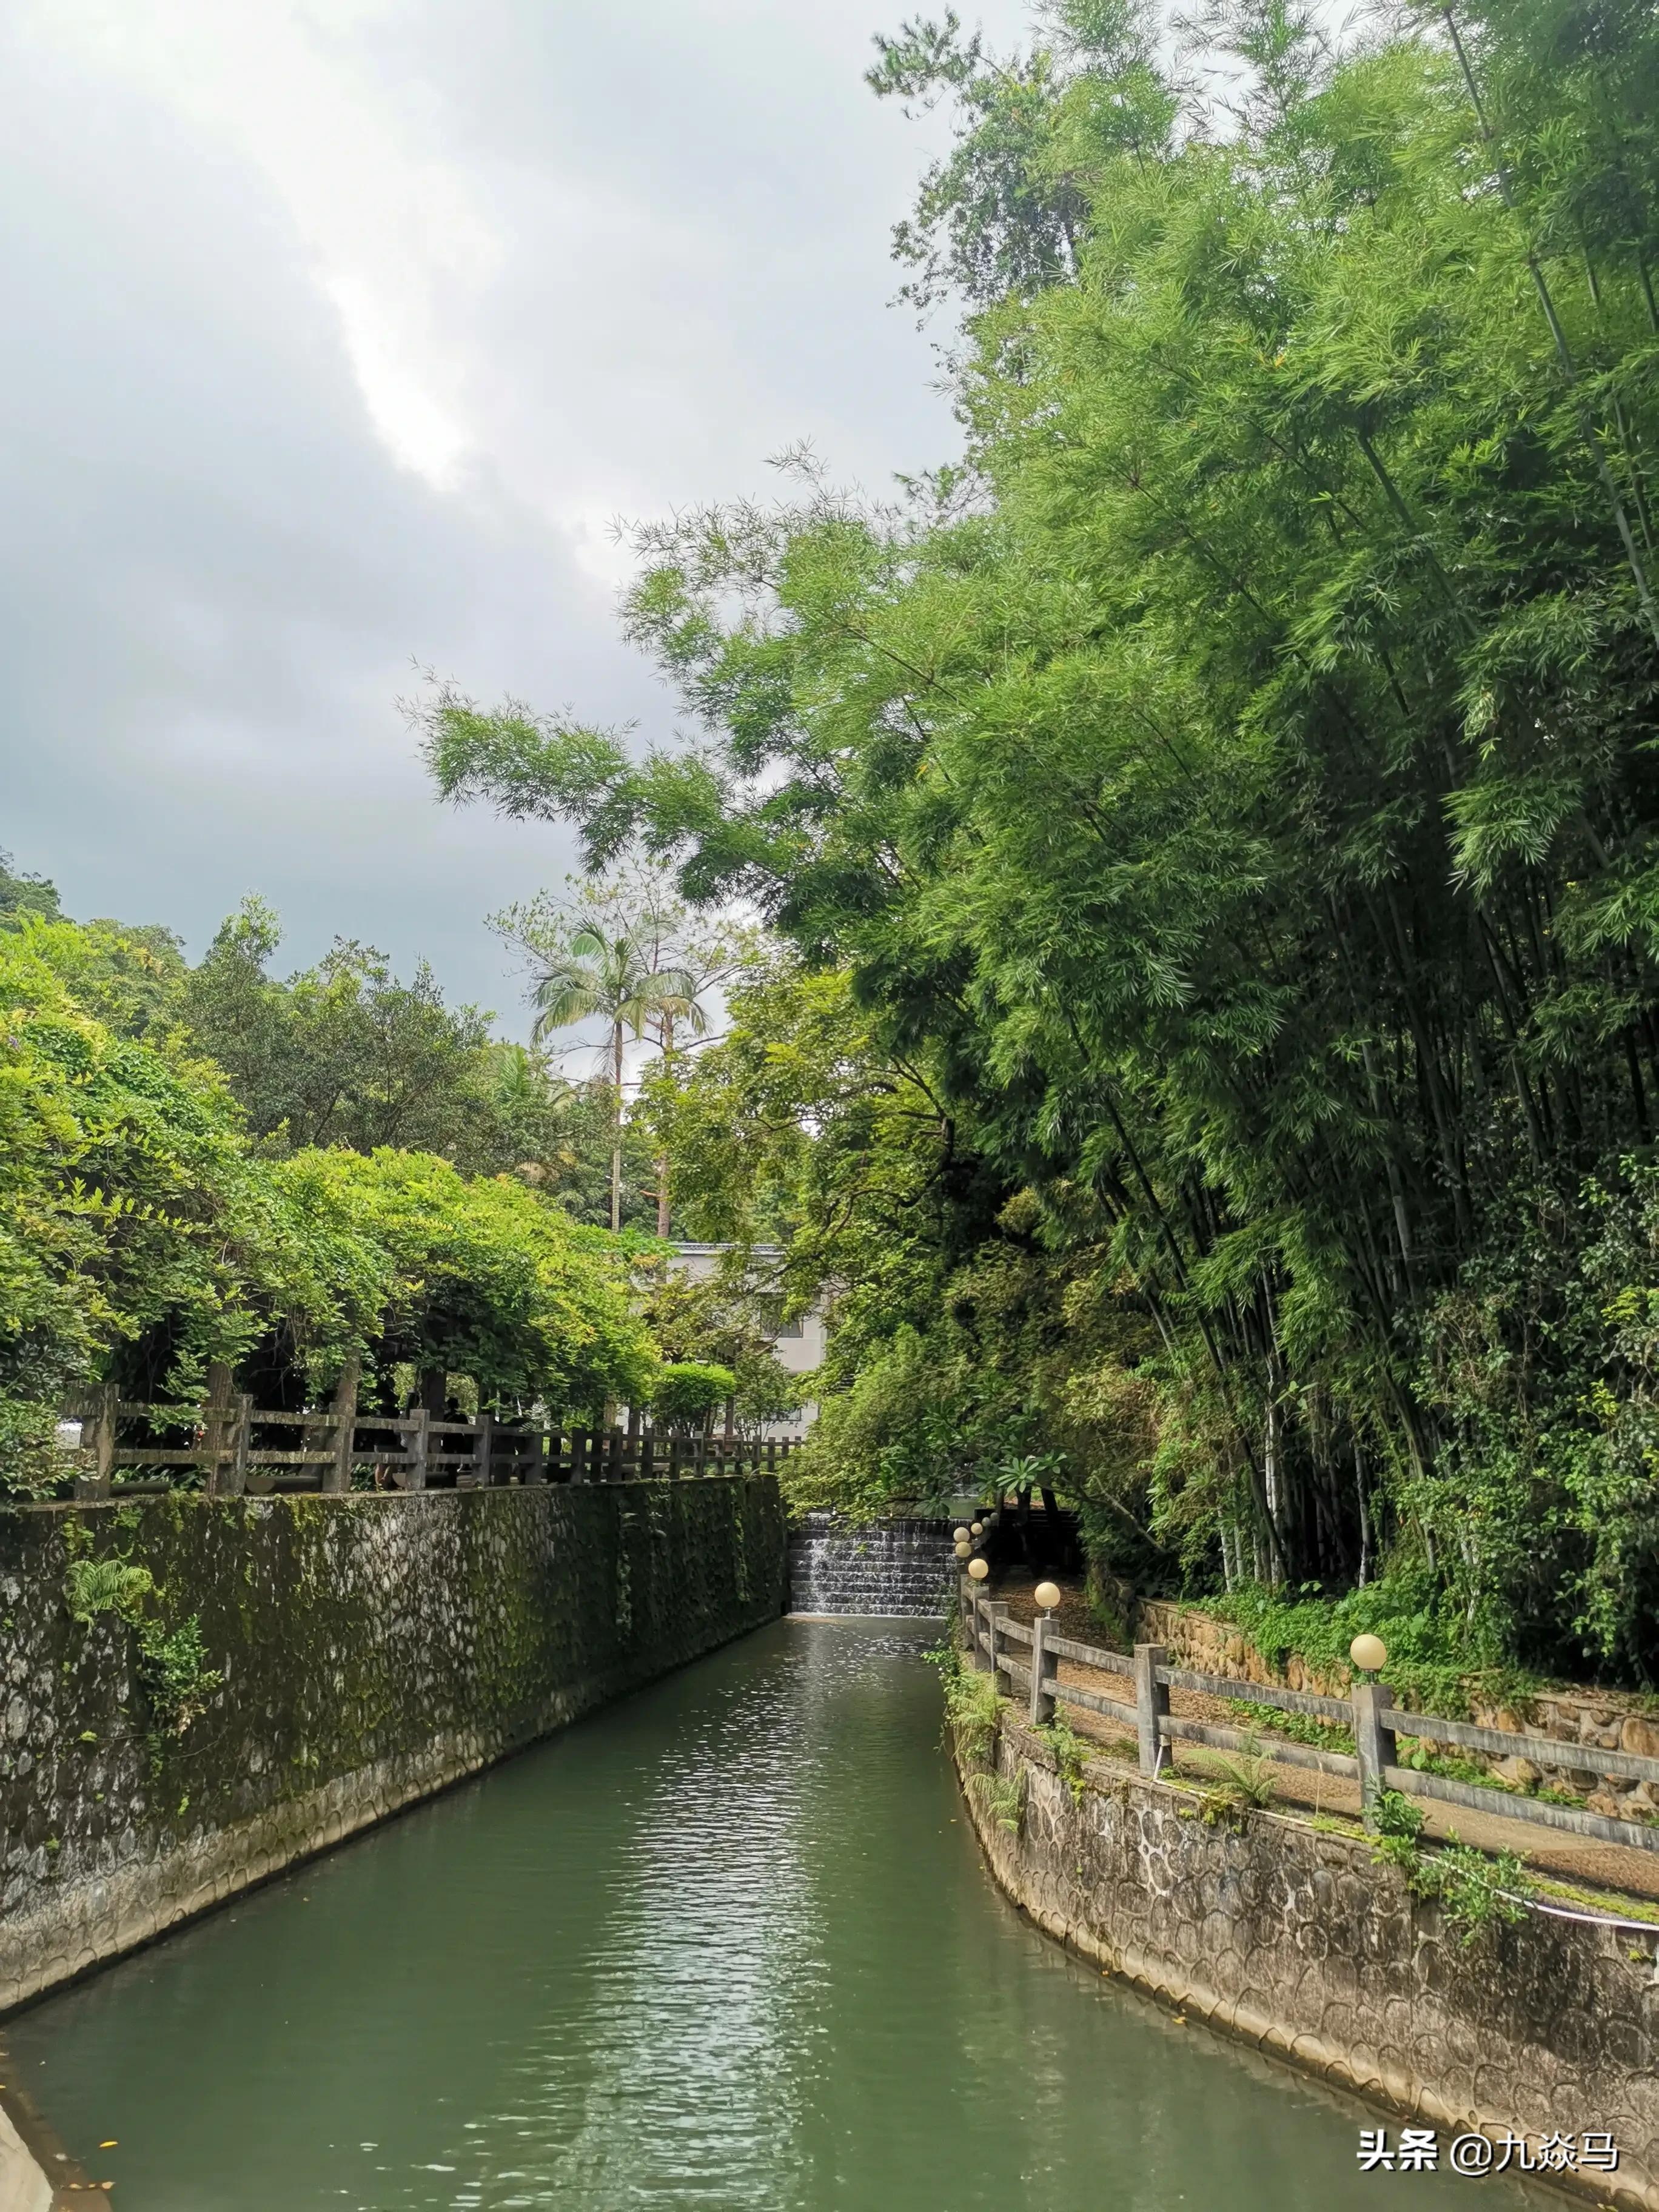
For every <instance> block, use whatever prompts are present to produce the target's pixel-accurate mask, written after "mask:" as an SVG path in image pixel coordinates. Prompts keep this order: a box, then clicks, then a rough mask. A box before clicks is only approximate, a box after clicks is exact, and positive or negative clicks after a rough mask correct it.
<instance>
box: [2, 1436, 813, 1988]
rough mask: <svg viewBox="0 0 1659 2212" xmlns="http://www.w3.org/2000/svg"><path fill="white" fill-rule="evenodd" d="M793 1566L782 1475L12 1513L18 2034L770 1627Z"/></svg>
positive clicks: (10, 1742)
mask: <svg viewBox="0 0 1659 2212" xmlns="http://www.w3.org/2000/svg"><path fill="white" fill-rule="evenodd" d="M786 1544H787V1530H786V1524H785V1516H784V1510H783V1504H782V1499H781V1496H780V1494H779V1491H778V1486H777V1483H776V1481H775V1479H774V1478H773V1477H772V1476H770V1475H766V1474H760V1475H740V1476H731V1477H719V1478H713V1479H709V1480H702V1481H696V1482H673V1483H671V1482H638V1483H618V1484H605V1485H597V1484H596V1485H591V1486H590V1485H584V1484H559V1485H552V1484H542V1485H537V1486H526V1487H523V1488H513V1489H495V1490H475V1491H444V1492H426V1493H424V1494H416V1495H398V1494H392V1495H385V1496H374V1497H353V1496H343V1497H331V1498H320V1497H284V1498H191V1497H183V1496H173V1497H170V1498H147V1499H145V1500H144V1501H143V1502H142V1503H131V1504H112V1505H90V1506H62V1507H53V1508H50V1509H45V1510H39V1509H37V1510H27V1511H14V1512H9V1513H0V1626H3V1638H0V2011H4V2010H5V2009H6V2008H8V2007H10V2006H14V2005H16V2004H19V2003H21V2002H23V2001H24V2000H25V1999H26V1998H28V1997H30V1996H35V1995H37V1994H38V1993H39V1992H40V1991H41V1990H47V1989H50V1988H52V1986H54V1985H55V1984H58V1983H61V1982H63V1981H65V1980H67V1979H69V1978H70V1977H71V1976H73V1975H75V1974H77V1973H80V1972H84V1971H85V1970H86V1969H87V1968H88V1967H90V1966H95V1965H96V1964H97V1963H98V1962H99V1961H100V1960H105V1959H109V1958H112V1957H114V1956H115V1955H116V1954H118V1953H120V1952H122V1951H125V1950H128V1949H131V1948H132V1947H133V1946H134V1945H136V1944H138V1943H142V1942H146V1941H148V1940H149V1938H151V1937H153V1936H157V1935H160V1934H161V1933H163V1932H164V1931H165V1930H166V1929H168V1928H169V1927H171V1926H173V1924H174V1923H177V1922H179V1921H180V1920H182V1919H184V1918H185V1917H187V1916H189V1915H190V1914H191V1913H194V1912H199V1911H204V1909H206V1908H207V1907H209V1906H210V1905H215V1904H217V1903H219V1902H220V1901H222V1899H225V1898H227V1897H228V1896H230V1895H232V1894H234V1893H235V1892H236V1891H238V1890H240V1889H244V1888H246V1887H248V1885H249V1884H251V1883H252V1882H256V1881H261V1880H263V1879H264V1878H265V1877H266V1876H268V1875H271V1874H273V1873H275V1872H276V1871H277V1870H278V1869H281V1868H282V1867H283V1866H285V1865H288V1864H289V1863H292V1862H293V1861H294V1860H295V1859H298V1858H301V1857H305V1856H306V1855H307V1853H310V1852H313V1851H316V1850H321V1849H322V1848H324V1847H325V1845H327V1844H333V1843H337V1842H338V1841H339V1840H340V1839H341V1838H343V1837H345V1836H348V1835H350V1834H351V1833H352V1832H354V1831H355V1830H357V1829H360V1828H362V1827H365V1826H368V1824H369V1823H370V1822H371V1821H374V1820H380V1819H382V1818H384V1817H385V1816H386V1814H389V1813H392V1812H395V1811H397V1810H398V1808H400V1807H402V1806H404V1805H408V1804H410V1803H412V1802H415V1801H416V1800H417V1799H419V1798H422V1797H425V1796H430V1795H431V1794H432V1793H433V1792H434V1791H435V1790H442V1789H444V1788H446V1787H447V1785H448V1784H451V1783H453V1782H455V1781H457V1780H459V1778H461V1777H463V1776H465V1775H467V1774H470V1773H471V1772H473V1771H476V1770H477V1768H479V1767H481V1766H483V1765H486V1764H487V1763H488V1762H489V1761H490V1760H491V1759H498V1758H500V1757H501V1756H502V1755H503V1754H504V1753H507V1752H510V1751H513V1750H514V1749H516V1748H517V1747H520V1746H521V1745H523V1744H526V1743H527V1742H529V1741H532V1739H533V1738H535V1737H537V1736H539V1735H545V1734H546V1733H548V1731H550V1729H556V1728H558V1727H560V1726H561V1725H562V1724H563V1723H565V1722H567V1721H570V1720H573V1719H574V1718H575V1717H577V1716H578V1715H579V1714H580V1713H584V1712H586V1711H590V1710H592V1708H593V1707H594V1706H597V1705H601V1704H603V1703H604V1702H605V1700H606V1699H611V1698H614V1697H617V1696H618V1695H620V1694H621V1693H622V1692H624V1691H627V1690H629V1689H632V1688H634V1687H635V1686H638V1685H639V1684H641V1683H643V1682H646V1681H648V1680H651V1679H652V1678H653V1677H654V1676H656V1675H659V1674H664V1673H665V1672H667V1670H668V1669H669V1668H672V1667H675V1666H678V1665H680V1664H682V1663H683V1662H685V1661H687V1660H690V1659H693V1658H695V1657H696V1656H698V1655H699V1654H700V1653H702V1652H704V1651H708V1650H712V1649H713V1648H714V1646H715V1645H717V1644H722V1643H725V1642H726V1641H727V1640H728V1639H730V1638H732V1637H734V1636H738V1635H740V1634H742V1633H743V1632H744V1631H745V1630H747V1629H750V1628H754V1627H757V1626H760V1625H761V1624H762V1623H763V1621H767V1620H774V1619H775V1618H776V1617H777V1616H778V1615H779V1614H780V1613H781V1611H782V1609H783V1601H784V1590H785V1571H786V1569H785V1553H786ZM124 1590H125V1600H124V1598H123V1595H122V1594H123V1591H124ZM76 1610H78V1611H79V1612H80V1613H82V1615H84V1616H85V1617H84V1618H82V1619H78V1620H77V1619H76V1617H75V1613H76ZM129 1616H131V1617H129ZM192 1622H193V1623H194V1624H195V1630H194V1631H192V1629H191V1623H192Z"/></svg>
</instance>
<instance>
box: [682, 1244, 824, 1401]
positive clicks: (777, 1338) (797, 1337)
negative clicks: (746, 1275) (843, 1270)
mask: <svg viewBox="0 0 1659 2212" xmlns="http://www.w3.org/2000/svg"><path fill="white" fill-rule="evenodd" d="M731 1249H732V1247H731V1246H730V1245H729V1244H676V1245H675V1246H674V1247H673V1252H674V1257H673V1260H672V1261H671V1263H670V1264H671V1266H672V1267H673V1268H674V1270H675V1272H676V1273H678V1274H682V1275H685V1276H687V1277H688V1278H689V1279H690V1280H691V1281H692V1282H694V1283H706V1282H707V1281H708V1279H709V1277H710V1276H711V1275H714V1274H715V1273H718V1271H719V1268H720V1262H721V1261H722V1260H724V1259H725V1257H726V1254H727V1253H728V1252H729V1251H730V1250H731ZM751 1258H752V1265H751V1272H750V1283H751V1284H752V1285H753V1286H754V1287H755V1288H756V1289H757V1290H766V1289H769V1288H770V1287H771V1286H772V1285H773V1284H775V1283H776V1282H777V1281H778V1280H779V1279H780V1277H781V1273H782V1268H783V1254H782V1251H781V1249H780V1248H779V1247H778V1246H777V1245H775V1244H757V1245H756V1246H755V1247H754V1249H753V1253H752V1255H751ZM780 1304H781V1297H780ZM828 1319H829V1316H828V1314H827V1312H826V1310H825V1309H824V1307H823V1305H822V1304H818V1305H815V1306H814V1307H813V1308H812V1309H811V1311H810V1312H808V1313H805V1314H803V1315H802V1316H800V1318H799V1320H798V1321H785V1320H784V1319H783V1318H782V1316H781V1313H780V1315H779V1317H778V1322H777V1329H776V1334H775V1335H774V1337H773V1339H772V1352H773V1356H774V1358H775V1359H776V1360H777V1363H778V1364H779V1365H780V1366H781V1367H784V1368H787V1370H788V1371H789V1373H790V1374H792V1375H805V1374H809V1373H810V1372H811V1370H812V1369H813V1368H815V1367H817V1366H820V1365H822V1364H823V1352H824V1344H825V1339H826V1334H827V1328H828ZM817 1410H818V1409H817V1406H816V1405H814V1404H812V1403H811V1401H809V1402H808V1403H807V1404H805V1406H803V1407H801V1409H800V1411H799V1413H792V1414H791V1415H790V1416H789V1418H788V1419H787V1420H784V1421H774V1422H772V1423H771V1424H770V1425H769V1427H768V1428H767V1430H766V1431H765V1433H766V1434H767V1435H768V1436H775V1437H786V1436H799V1434H800V1432H801V1431H802V1430H803V1429H805V1428H810V1427H811V1424H812V1422H813V1420H814V1419H815V1418H816V1416H817Z"/></svg>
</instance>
